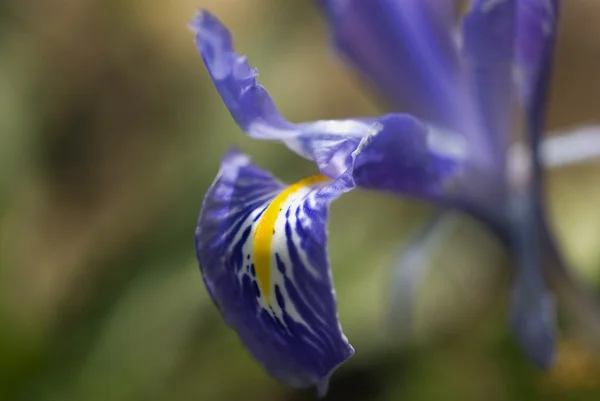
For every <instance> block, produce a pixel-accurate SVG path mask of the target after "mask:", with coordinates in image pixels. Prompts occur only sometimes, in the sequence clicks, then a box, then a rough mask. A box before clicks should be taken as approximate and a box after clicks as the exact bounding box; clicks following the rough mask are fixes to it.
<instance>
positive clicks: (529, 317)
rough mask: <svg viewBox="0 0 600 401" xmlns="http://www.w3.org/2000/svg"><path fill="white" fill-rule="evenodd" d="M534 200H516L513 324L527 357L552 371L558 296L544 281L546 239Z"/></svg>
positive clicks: (513, 250)
mask: <svg viewBox="0 0 600 401" xmlns="http://www.w3.org/2000/svg"><path fill="white" fill-rule="evenodd" d="M534 200H535V198H534V197H526V198H521V199H513V203H512V204H511V232H510V234H511V241H512V244H511V250H512V253H513V257H514V260H515V263H516V265H517V269H516V273H515V282H514V284H513V288H512V294H511V324H512V327H513V330H514V331H515V334H516V336H517V339H518V341H519V343H520V344H521V347H522V348H523V350H524V352H525V354H526V355H527V356H528V357H529V358H530V359H531V360H533V361H534V362H535V363H536V364H538V365H539V366H541V367H543V368H548V367H550V366H551V364H552V362H553V361H554V353H555V346H556V306H555V302H554V296H553V294H551V293H550V292H549V291H548V289H547V288H546V284H545V282H544V279H543V277H542V266H543V264H544V257H545V255H544V253H543V252H544V251H546V252H547V251H548V250H547V249H545V248H544V247H545V246H546V245H547V243H546V242H545V241H544V238H545V236H546V235H548V234H545V233H544V232H543V231H542V230H544V226H543V222H542V220H541V219H542V218H543V217H541V209H540V206H539V203H535V201H534Z"/></svg>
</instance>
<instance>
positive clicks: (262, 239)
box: [253, 174, 330, 303]
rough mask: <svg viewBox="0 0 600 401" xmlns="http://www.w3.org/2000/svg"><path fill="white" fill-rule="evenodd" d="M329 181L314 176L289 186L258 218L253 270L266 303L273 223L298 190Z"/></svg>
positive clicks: (325, 177)
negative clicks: (286, 202) (287, 201)
mask: <svg viewBox="0 0 600 401" xmlns="http://www.w3.org/2000/svg"><path fill="white" fill-rule="evenodd" d="M329 180H330V178H329V177H327V176H324V175H322V174H315V175H313V176H310V177H307V178H305V179H303V180H300V181H298V182H296V183H295V184H292V185H290V186H289V187H287V188H286V189H285V190H284V191H282V192H281V193H280V194H279V195H277V197H276V198H275V199H273V201H272V202H271V203H270V204H269V206H267V209H266V210H265V211H264V212H263V214H262V216H261V217H260V220H259V221H258V225H257V227H256V231H254V243H253V253H254V268H255V269H256V278H257V280H258V285H259V287H260V290H261V293H262V294H263V295H264V297H265V299H266V301H267V303H268V302H269V296H270V295H271V261H272V256H273V255H272V249H271V248H272V243H273V234H274V233H275V222H276V221H277V217H278V216H279V213H280V212H281V209H282V206H283V204H284V203H285V201H286V200H287V199H288V198H289V197H290V196H292V195H294V194H295V193H296V192H298V191H299V190H301V189H303V188H306V187H309V186H311V185H314V184H317V183H320V182H324V181H329Z"/></svg>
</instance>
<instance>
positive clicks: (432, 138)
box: [192, 12, 466, 201]
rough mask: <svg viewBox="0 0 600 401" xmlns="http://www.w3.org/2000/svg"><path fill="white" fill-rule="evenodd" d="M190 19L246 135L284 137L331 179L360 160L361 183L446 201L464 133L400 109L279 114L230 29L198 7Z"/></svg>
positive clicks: (219, 86) (461, 152) (358, 180)
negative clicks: (321, 116)
mask: <svg viewBox="0 0 600 401" xmlns="http://www.w3.org/2000/svg"><path fill="white" fill-rule="evenodd" d="M192 26H193V29H194V30H195V31H196V43H197V45H198V48H199V50H200V53H201V55H202V58H203V59H204V62H205V64H206V66H207V69H208V71H209V74H210V75H211V77H212V78H213V81H214V83H215V86H216V87H217V90H218V91H219V93H220V94H221V97H222V98H223V101H224V102H225V104H226V105H227V107H228V108H229V110H230V112H231V114H232V116H233V117H234V119H235V120H236V121H237V123H238V124H239V125H240V127H241V128H242V129H243V130H244V131H245V132H246V133H247V134H248V135H250V136H251V137H254V138H260V139H271V140H279V141H281V142H283V143H284V144H285V145H286V146H288V147H289V148H290V149H292V150H293V151H294V152H296V153H297V154H299V155H301V156H303V157H306V158H307V159H310V160H312V161H314V162H315V163H316V164H317V166H318V168H319V170H320V171H321V172H322V173H323V174H325V175H327V176H329V177H331V178H334V179H335V178H338V177H340V176H341V175H343V174H346V172H347V171H348V170H349V169H351V167H354V165H353V162H354V160H355V159H356V162H357V164H356V171H355V175H354V176H353V178H354V179H355V180H356V184H358V185H361V186H364V187H368V188H374V189H382V190H389V191H393V192H396V193H401V194H410V195H414V196H421V197H426V198H434V199H439V200H440V201H444V200H443V199H440V198H441V197H442V196H443V195H444V188H445V185H444V184H445V182H446V181H447V180H448V178H449V176H450V175H451V174H452V173H455V172H458V171H459V170H460V169H459V167H460V166H461V165H462V164H464V163H465V158H466V150H465V149H464V147H465V146H464V143H462V142H461V140H462V138H461V137H458V136H456V135H454V136H453V135H450V134H448V133H445V132H444V133H442V132H441V131H440V130H439V129H436V128H435V127H432V126H430V125H425V124H423V123H421V122H419V121H418V120H416V119H415V118H413V117H410V116H407V115H401V114H390V115H385V116H382V117H380V118H364V119H347V120H325V121H316V122H310V123H302V124H292V123H290V122H288V121H286V120H285V119H284V118H283V117H282V116H281V115H280V114H279V112H278V111H277V109H276V108H275V105H274V103H273V101H272V100H271V98H270V97H269V95H268V94H267V92H266V90H265V89H264V88H263V87H262V86H261V85H260V84H258V83H257V82H256V71H254V70H253V69H252V68H250V66H249V65H248V63H247V61H246V59H245V58H243V57H240V56H238V55H237V53H236V52H235V51H234V50H233V48H232V41H231V37H230V34H229V32H228V31H227V30H226V28H225V27H224V26H223V25H222V24H221V23H220V22H219V21H218V20H217V19H216V18H215V17H214V16H212V15H211V14H209V13H207V12H201V13H199V14H198V16H197V18H196V19H195V20H194V22H193V23H192Z"/></svg>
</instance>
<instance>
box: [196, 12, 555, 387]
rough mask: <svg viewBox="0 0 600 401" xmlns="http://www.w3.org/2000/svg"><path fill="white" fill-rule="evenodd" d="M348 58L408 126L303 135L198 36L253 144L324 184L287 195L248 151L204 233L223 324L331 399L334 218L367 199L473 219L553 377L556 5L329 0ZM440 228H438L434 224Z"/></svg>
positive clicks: (208, 31)
mask: <svg viewBox="0 0 600 401" xmlns="http://www.w3.org/2000/svg"><path fill="white" fill-rule="evenodd" d="M319 5H320V7H321V8H322V9H323V10H324V12H325V15H326V16H327V18H328V21H329V23H330V25H331V27H332V29H333V37H334V41H335V44H336V48H337V49H338V51H339V52H340V53H341V55H342V56H343V57H344V58H345V59H347V60H348V61H349V62H350V63H352V64H353V65H354V66H355V67H357V68H358V70H359V71H361V72H362V73H363V74H364V75H365V76H366V77H367V78H368V79H370V80H371V81H372V82H373V84H374V85H375V86H376V87H378V88H379V89H380V90H381V92H382V93H383V94H384V95H386V96H387V97H388V98H389V99H390V100H391V101H393V102H394V103H395V104H396V105H398V107H399V108H400V109H402V110H404V111H406V112H407V114H399V113H391V114H386V115H383V116H379V117H366V118H353V119H344V120H324V121H316V122H308V123H300V124H294V123H291V122H289V121H287V120H285V119H284V118H283V117H282V116H281V115H280V114H279V112H278V111H277V109H276V107H275V105H274V103H273V101H272V100H271V98H270V97H269V95H268V93H267V92H266V90H265V89H264V88H263V87H262V86H261V85H260V84H258V83H257V81H256V77H257V72H256V70H254V69H252V68H251V67H250V66H249V64H248V62H247V60H246V58H245V57H243V56H239V55H238V54H237V53H236V52H235V51H234V49H233V44H232V38H231V36H230V34H229V32H228V31H227V29H226V28H225V27H224V26H223V25H222V24H221V23H220V22H219V21H218V20H217V19H216V17H214V16H213V15H211V14H210V13H208V12H206V11H202V12H200V13H199V14H198V15H197V17H196V18H195V20H194V21H193V23H192V28H193V29H194V31H195V33H196V44H197V46H198V49H199V51H200V53H201V55H202V58H203V60H204V63H205V64H206V67H207V70H208V72H209V74H210V76H211V78H212V80H213V82H214V84H215V86H216V88H217V90H218V92H219V94H220V95H221V97H222V99H223V101H224V103H225V105H226V106H227V107H228V108H229V111H230V112H231V115H232V117H233V118H234V119H235V121H236V122H237V124H238V125H239V126H240V128H242V130H243V131H245V132H246V134H248V135H249V136H250V137H253V138H256V139H264V140H276V141H280V142H282V143H283V144H284V145H285V146H287V147H288V148H289V149H290V150H292V151H293V152H295V153H296V154H298V155H300V156H302V157H304V158H307V159H309V160H312V161H313V162H314V163H315V164H316V166H317V168H318V170H319V173H318V174H315V175H314V176H311V177H308V178H305V179H301V180H299V181H298V182H297V183H294V184H292V185H286V184H283V183H281V182H280V181H279V180H277V179H276V178H275V177H273V176H272V175H270V174H269V173H268V172H266V171H264V170H262V169H260V168H259V167H258V166H256V165H255V164H253V163H252V162H251V161H250V159H249V157H248V156H246V155H244V154H242V153H240V152H239V151H237V150H231V151H230V152H228V153H227V154H226V155H225V157H224V158H223V160H222V163H221V167H220V170H219V173H218V175H217V177H216V179H215V181H214V183H213V184H212V186H211V188H210V189H209V190H208V192H207V194H206V197H205V199H204V203H203V205H202V210H201V214H200V218H199V221H198V227H197V230H196V249H197V256H198V260H199V263H200V267H201V270H202V274H203V279H204V282H205V284H206V287H207V289H208V291H209V293H210V295H211V297H212V299H213V300H214V302H215V304H216V306H217V307H218V308H219V310H220V312H221V314H222V316H223V318H224V320H225V321H226V323H227V324H228V325H230V326H231V327H232V328H233V329H234V330H235V331H236V332H237V333H238V335H239V336H240V338H241V340H242V341H243V343H244V344H245V346H246V347H247V348H248V350H249V351H250V352H251V353H252V354H253V355H254V357H255V358H256V359H257V360H258V361H259V362H260V363H261V364H262V366H263V367H264V368H265V369H266V370H267V371H268V372H269V373H270V374H271V375H272V376H273V377H274V378H276V379H277V380H280V381H282V382H283V383H286V384H288V385H290V386H292V387H296V388H303V387H310V386H316V387H317V388H318V389H319V391H320V392H321V393H324V392H325V389H326V388H327V382H328V379H329V377H330V375H331V374H332V372H333V371H334V370H335V369H336V368H337V367H338V366H339V365H340V364H342V363H343V362H344V361H346V360H347V359H348V358H349V357H350V356H351V355H352V354H353V353H354V350H353V348H352V347H351V346H350V344H349V343H348V340H347V338H346V337H345V335H344V334H343V332H342V329H341V325H340V323H339V321H338V317H337V310H336V300H335V293H334V289H333V283H332V276H331V271H330V268H329V265H328V257H327V251H326V237H327V235H326V224H327V214H328V207H329V204H330V203H331V202H332V201H333V200H334V199H336V198H337V197H338V196H340V195H341V194H343V193H345V192H348V191H350V190H352V189H354V188H356V187H358V188H367V189H375V190H380V191H386V192H392V193H395V194H398V195H402V196H411V197H416V198H418V199H423V200H426V201H429V202H433V203H434V204H436V205H439V206H440V207H444V208H454V209H458V210H461V211H464V212H467V213H470V214H472V215H474V216H475V217H477V218H478V219H480V220H481V221H483V222H484V223H485V224H487V225H488V226H489V227H490V228H491V229H492V230H493V231H494V232H495V233H496V234H497V235H498V236H499V237H500V238H501V239H502V240H503V241H504V242H505V243H506V244H507V246H509V248H510V249H511V251H512V254H513V257H514V261H515V264H516V266H517V274H516V277H515V282H514V287H513V294H512V297H511V303H512V306H511V310H512V313H511V322H512V326H513V328H514V330H515V333H516V336H517V338H518V340H519V341H520V343H521V345H522V347H523V349H524V350H525V352H526V353H527V354H528V355H529V356H530V357H531V358H532V359H533V360H534V361H536V362H537V363H538V364H540V365H542V366H548V365H549V364H550V363H551V361H552V358H553V349H554V343H555V337H556V335H555V327H554V326H555V306H554V296H553V294H552V293H551V292H550V291H549V290H548V289H547V287H546V284H545V281H544V279H543V276H542V266H545V265H546V264H550V265H552V266H555V267H554V268H555V269H558V270H559V271H561V272H566V270H565V269H564V266H563V265H562V260H561V258H560V255H559V253H558V250H557V248H556V246H555V244H554V240H553V238H552V235H551V233H550V231H549V230H548V228H547V223H546V220H545V215H544V211H543V203H542V201H541V183H540V182H541V174H542V171H541V167H540V166H541V164H540V152H539V149H540V146H539V144H540V137H541V133H542V131H543V119H544V111H545V97H546V88H547V85H548V79H549V76H550V67H551V58H552V50H553V45H554V36H555V32H556V24H557V18H558V1H557V0H475V1H474V4H473V7H472V9H471V10H470V11H469V12H468V14H467V15H466V16H465V17H464V18H463V19H462V21H461V23H460V24H459V25H458V26H457V25H456V24H455V18H454V14H453V7H454V2H453V1H442V0H395V1H394V0H372V1H368V2H367V1H362V0H321V1H319ZM434 226H435V225H434Z"/></svg>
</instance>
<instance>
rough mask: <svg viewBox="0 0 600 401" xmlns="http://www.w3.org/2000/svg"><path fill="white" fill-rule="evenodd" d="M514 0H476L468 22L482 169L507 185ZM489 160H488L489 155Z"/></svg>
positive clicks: (466, 44)
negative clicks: (505, 173)
mask: <svg viewBox="0 0 600 401" xmlns="http://www.w3.org/2000/svg"><path fill="white" fill-rule="evenodd" d="M516 11H517V10H516V4H515V1H512V0H508V1H494V0H475V2H474V4H473V8H472V9H471V11H470V12H469V13H468V14H467V15H466V16H465V18H464V20H463V53H464V62H465V68H466V69H467V70H468V72H469V76H470V81H471V85H470V86H471V91H472V92H471V93H472V96H473V99H475V106H474V108H475V112H476V115H477V116H478V117H479V119H478V121H477V126H476V128H475V129H478V130H480V131H481V132H484V133H485V135H483V136H479V137H478V138H477V139H479V143H478V144H477V147H476V149H478V150H482V154H484V155H486V158H485V159H487V161H488V163H487V165H486V163H485V159H482V158H480V159H478V160H479V161H481V163H479V165H480V166H483V167H484V168H487V170H488V171H489V172H490V173H491V174H493V175H496V178H497V179H498V182H502V181H504V177H503V174H504V171H505V159H506V150H507V149H508V145H509V143H510V132H511V129H512V128H513V125H512V123H513V118H514V114H513V113H514V110H515V104H514V96H513V87H514V85H513V75H512V74H513V67H514V59H515V57H514V47H515V37H516ZM488 156H489V157H488Z"/></svg>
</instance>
